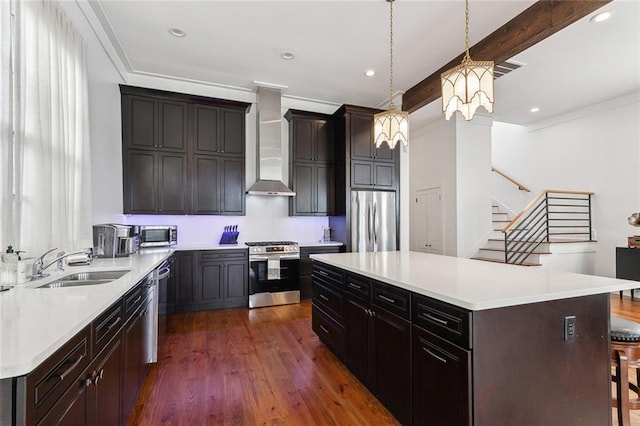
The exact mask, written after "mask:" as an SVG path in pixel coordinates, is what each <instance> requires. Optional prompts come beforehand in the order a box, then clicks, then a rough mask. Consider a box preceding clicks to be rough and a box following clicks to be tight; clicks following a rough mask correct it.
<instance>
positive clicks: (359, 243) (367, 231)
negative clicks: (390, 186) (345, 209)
mask: <svg viewBox="0 0 640 426" xmlns="http://www.w3.org/2000/svg"><path fill="white" fill-rule="evenodd" d="M350 222H351V251H393V250H396V232H397V231H396V194H395V192H386V191H351V221H350Z"/></svg>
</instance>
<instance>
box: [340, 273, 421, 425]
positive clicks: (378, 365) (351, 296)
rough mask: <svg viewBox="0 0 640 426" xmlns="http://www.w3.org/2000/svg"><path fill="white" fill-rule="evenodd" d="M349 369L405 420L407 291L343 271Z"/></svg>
mask: <svg viewBox="0 0 640 426" xmlns="http://www.w3.org/2000/svg"><path fill="white" fill-rule="evenodd" d="M345 282H346V291H347V298H346V312H347V314H346V315H347V318H346V323H347V325H348V326H347V338H346V342H347V355H346V364H347V367H348V368H349V370H350V371H351V372H352V373H353V375H354V376H356V377H357V378H358V379H359V380H360V381H361V382H362V383H363V384H364V385H365V386H367V387H368V388H369V389H370V390H371V391H372V392H373V394H374V395H376V397H377V398H378V399H379V400H380V402H382V403H383V404H384V406H385V407H387V409H388V410H389V411H391V413H392V414H393V415H394V416H395V417H396V418H397V419H398V420H400V422H401V423H403V424H408V423H409V422H410V419H411V323H410V321H409V319H408V317H409V298H410V296H409V293H408V292H406V291H403V290H399V289H392V288H390V287H389V286H386V285H384V284H382V283H378V282H373V281H370V280H368V279H366V278H364V277H361V276H357V275H353V274H347V275H346V277H345Z"/></svg>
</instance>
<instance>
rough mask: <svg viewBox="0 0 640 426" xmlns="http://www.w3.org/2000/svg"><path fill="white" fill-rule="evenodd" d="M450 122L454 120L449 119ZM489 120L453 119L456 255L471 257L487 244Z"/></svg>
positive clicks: (488, 232) (489, 161) (489, 167)
mask: <svg viewBox="0 0 640 426" xmlns="http://www.w3.org/2000/svg"><path fill="white" fill-rule="evenodd" d="M452 121H453V119H452ZM491 124H492V120H491V118H489V117H487V116H484V115H481V114H476V115H475V116H474V117H473V120H471V121H465V120H464V119H463V118H462V117H461V116H460V114H456V116H455V128H456V140H455V145H456V162H455V164H454V165H453V166H454V167H455V170H456V199H457V201H456V218H457V223H458V230H457V234H458V235H457V239H458V244H457V255H458V256H459V257H471V256H473V255H475V254H476V252H477V251H478V248H480V246H481V245H483V244H484V243H486V240H487V237H488V236H489V235H490V234H491V232H492V223H491V195H492V194H491Z"/></svg>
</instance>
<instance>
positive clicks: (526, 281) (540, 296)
mask: <svg viewBox="0 0 640 426" xmlns="http://www.w3.org/2000/svg"><path fill="white" fill-rule="evenodd" d="M311 259H313V260H316V261H319V262H322V263H326V264H328V265H331V266H335V267H337V268H340V269H343V270H346V271H350V272H353V273H356V274H360V275H364V276H366V277H369V278H372V279H375V280H378V281H382V282H385V283H387V284H391V285H394V286H397V287H400V288H404V289H406V290H410V291H413V292H415V293H418V294H422V295H425V296H429V297H432V298H434V299H437V300H441V301H443V302H447V303H450V304H452V305H455V306H459V307H462V308H465V309H468V310H471V311H478V310H485V309H493V308H501V307H507V306H515V305H523V304H527V303H535V302H546V301H550V300H558V299H567V298H572V297H579V296H588V295H593V294H602V293H610V292H614V291H620V290H629V289H632V288H637V287H638V283H637V282H636V281H628V280H621V279H615V278H607V277H599V276H594V275H584V274H575V273H569V272H560V271H552V270H548V269H543V268H538V267H526V266H516V265H505V264H500V263H492V262H485V261H480V260H472V259H465V258H458V257H451V256H442V255H436V254H427V253H420V252H413V251H392V252H375V253H339V254H312V255H311Z"/></svg>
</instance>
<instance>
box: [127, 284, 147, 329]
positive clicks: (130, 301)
mask: <svg viewBox="0 0 640 426" xmlns="http://www.w3.org/2000/svg"><path fill="white" fill-rule="evenodd" d="M144 285H146V284H145V281H142V282H140V283H138V284H137V285H136V286H135V287H134V288H133V289H131V290H129V292H128V293H127V294H125V296H124V322H125V323H126V322H127V321H129V319H131V317H132V316H133V315H134V314H135V313H136V312H137V311H138V309H140V306H142V299H143V298H144V293H145V292H144V290H146V289H144V288H143V287H144Z"/></svg>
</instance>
